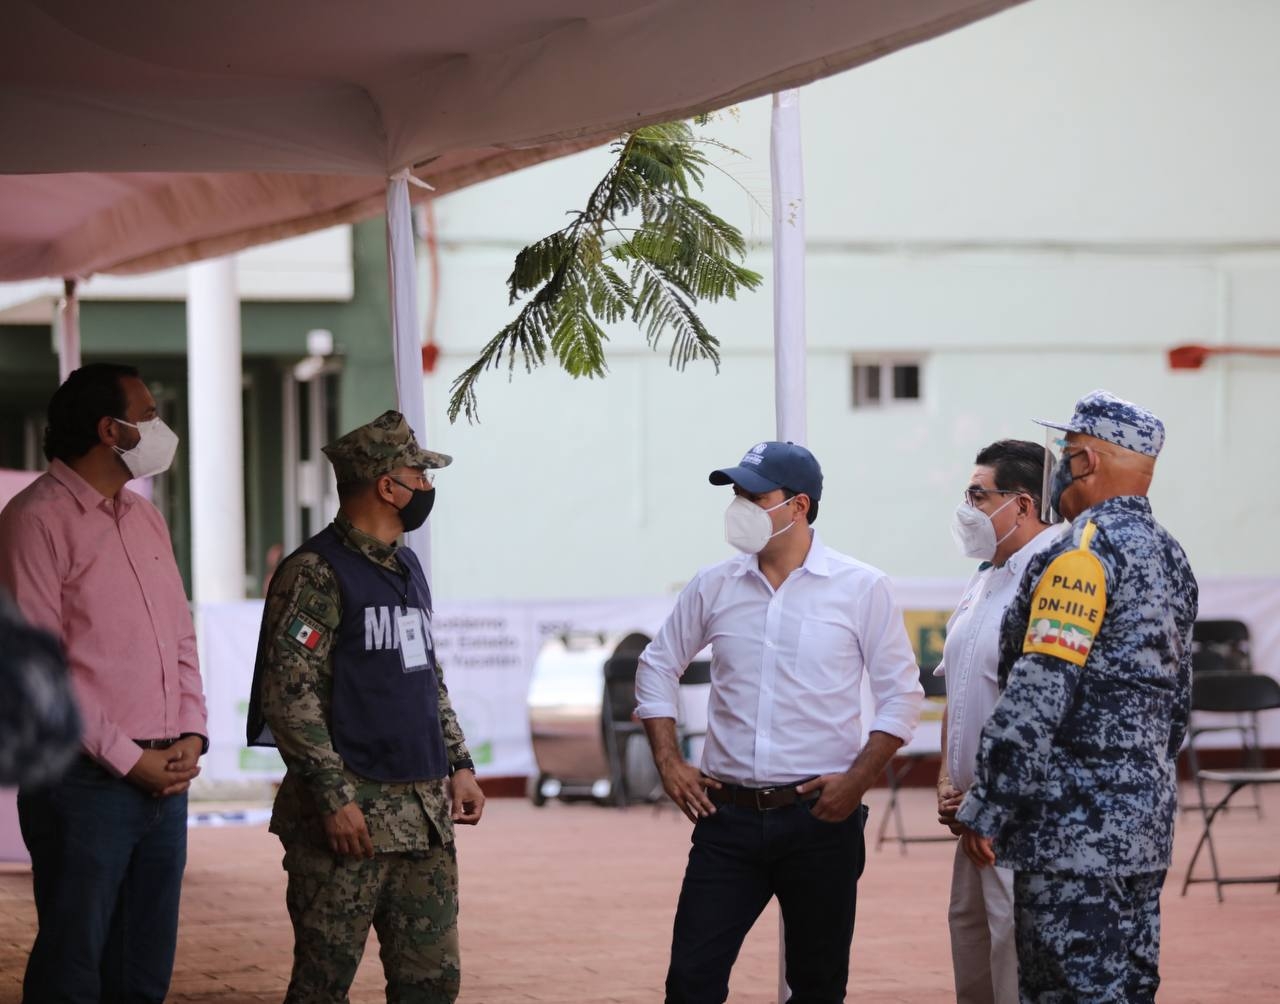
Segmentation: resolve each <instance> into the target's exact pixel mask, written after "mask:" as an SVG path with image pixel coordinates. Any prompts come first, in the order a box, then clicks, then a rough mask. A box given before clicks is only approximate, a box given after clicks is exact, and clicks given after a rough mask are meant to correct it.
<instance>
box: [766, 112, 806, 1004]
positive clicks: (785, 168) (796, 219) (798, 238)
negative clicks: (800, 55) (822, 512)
mask: <svg viewBox="0 0 1280 1004" xmlns="http://www.w3.org/2000/svg"><path fill="white" fill-rule="evenodd" d="M769 166H770V170H771V174H772V178H773V360H774V375H773V386H774V407H775V411H776V414H777V426H778V432H777V435H778V438H779V439H780V440H783V441H786V442H792V443H801V444H803V443H804V442H805V441H806V440H807V438H808V423H807V421H806V408H805V404H806V400H805V333H804V164H803V162H802V159H801V155H800V92H799V91H796V90H791V91H781V92H779V93H777V94H775V95H774V96H773V120H772V127H771V130H770V137H769ZM789 996H790V992H789V990H788V988H787V957H786V932H785V930H784V929H783V924H782V917H781V915H779V917H778V1002H779V1004H782V1002H783V1001H785V1000H786V999H787V998H788V997H789Z"/></svg>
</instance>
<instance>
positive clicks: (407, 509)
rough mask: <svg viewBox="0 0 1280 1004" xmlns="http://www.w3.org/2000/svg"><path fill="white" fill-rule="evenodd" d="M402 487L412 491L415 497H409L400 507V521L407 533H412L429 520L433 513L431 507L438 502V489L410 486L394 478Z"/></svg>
mask: <svg viewBox="0 0 1280 1004" xmlns="http://www.w3.org/2000/svg"><path fill="white" fill-rule="evenodd" d="M391 480H392V481H395V483H396V484H398V485H399V486H400V487H401V488H403V489H405V490H406V491H409V492H412V493H413V497H412V498H411V499H409V501H408V502H406V503H405V504H404V505H403V506H401V507H400V508H399V510H398V511H399V513H400V523H401V525H403V526H404V532H405V533H412V532H413V531H414V530H416V529H418V527H420V526H422V524H423V523H425V522H426V521H427V517H428V516H430V515H431V507H432V506H433V505H435V504H436V490H435V489H434V488H427V489H425V490H424V489H422V488H410V487H409V486H408V485H406V484H405V483H404V482H403V481H400V480H397V479H396V478H392V479H391Z"/></svg>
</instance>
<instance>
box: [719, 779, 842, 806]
mask: <svg viewBox="0 0 1280 1004" xmlns="http://www.w3.org/2000/svg"><path fill="white" fill-rule="evenodd" d="M806 780H810V781H811V780H813V778H807V779H806ZM804 783H805V782H804V781H792V782H791V783H789V784H775V785H771V786H769V787H768V788H744V787H743V786H742V785H740V784H726V785H722V786H721V787H719V788H708V789H707V798H709V799H711V801H713V802H715V803H716V805H736V806H737V807H738V808H740V809H755V810H756V812H768V811H769V810H770V809H785V808H786V807H787V806H788V805H795V804H797V803H799V802H816V801H817V800H818V797H819V796H820V795H821V794H822V791H821V790H820V789H819V790H815V791H810V792H808V793H807V794H804V795H802V794H800V793H799V792H798V791H796V785H800V784H804Z"/></svg>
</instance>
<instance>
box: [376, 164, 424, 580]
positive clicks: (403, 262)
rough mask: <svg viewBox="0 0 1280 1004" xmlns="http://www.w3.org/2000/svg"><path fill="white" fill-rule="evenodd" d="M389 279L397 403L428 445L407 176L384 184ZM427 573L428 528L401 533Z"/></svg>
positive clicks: (396, 176) (398, 175) (397, 175)
mask: <svg viewBox="0 0 1280 1004" xmlns="http://www.w3.org/2000/svg"><path fill="white" fill-rule="evenodd" d="M387 276H388V281H389V282H390V286H391V332H392V343H393V345H394V348H395V365H396V400H397V402H398V407H399V410H400V413H401V414H402V415H404V417H405V420H406V421H407V422H408V423H409V425H410V427H412V429H413V432H414V435H415V436H416V437H417V440H418V442H419V443H420V444H421V445H422V446H423V447H426V446H427V428H426V426H427V421H426V402H425V397H424V391H423V386H422V337H421V331H422V325H421V323H420V321H419V318H418V261H417V257H416V255H415V253H414V246H413V207H412V205H411V204H410V201H409V172H408V171H407V170H405V171H397V172H396V173H395V174H394V175H392V176H391V177H390V178H389V179H388V180H387ZM405 543H407V544H408V545H409V546H410V547H412V548H413V550H414V552H415V553H416V554H417V555H418V558H419V559H420V560H421V562H422V567H423V568H424V569H425V570H426V571H427V573H428V574H430V572H431V533H430V531H429V530H428V528H427V527H426V526H423V527H421V528H420V529H417V530H414V531H413V532H412V533H408V534H405Z"/></svg>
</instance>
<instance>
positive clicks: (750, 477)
mask: <svg viewBox="0 0 1280 1004" xmlns="http://www.w3.org/2000/svg"><path fill="white" fill-rule="evenodd" d="M707 480H708V481H710V482H711V483H712V484H713V485H737V486H738V487H739V488H741V489H743V491H748V492H751V493H752V494H753V495H763V494H764V493H765V492H772V491H777V490H778V489H779V488H781V487H782V485H779V484H775V483H774V482H772V481H770V480H769V479H768V478H764V477H761V476H760V475H759V474H758V473H757V472H755V471H753V470H752V469H751V468H750V467H722V468H721V469H720V470H718V471H712V472H711V473H710V474H709V475H707Z"/></svg>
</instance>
